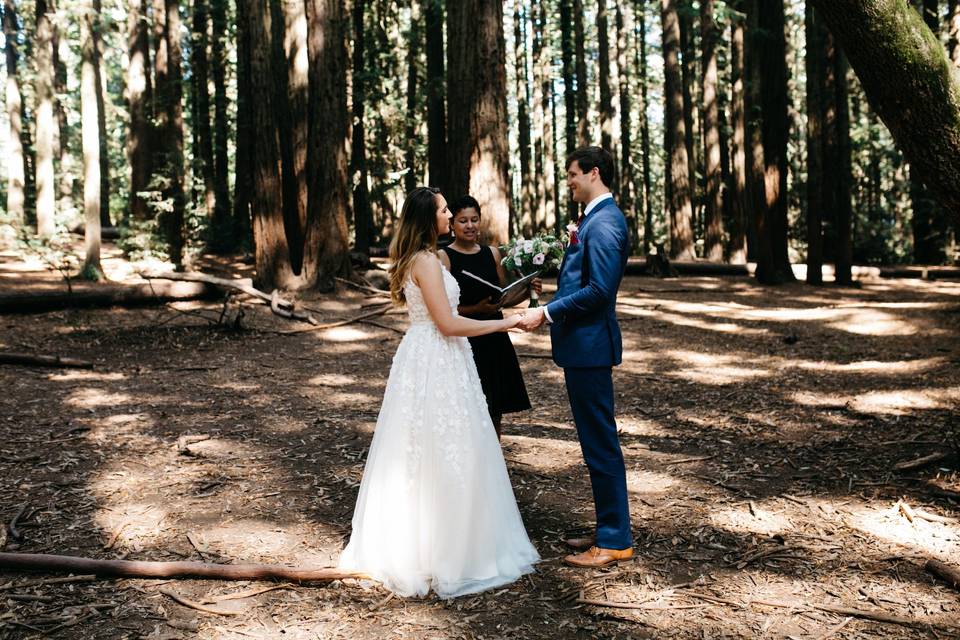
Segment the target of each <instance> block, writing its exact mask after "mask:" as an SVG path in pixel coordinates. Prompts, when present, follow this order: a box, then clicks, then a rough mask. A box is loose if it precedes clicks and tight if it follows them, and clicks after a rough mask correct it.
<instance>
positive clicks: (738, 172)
mask: <svg viewBox="0 0 960 640" xmlns="http://www.w3.org/2000/svg"><path fill="white" fill-rule="evenodd" d="M731 8H732V9H733V10H734V13H733V18H732V20H731V23H730V79H731V84H732V85H733V86H732V87H731V100H730V120H731V129H732V131H733V136H732V139H731V141H730V188H729V194H730V200H731V202H730V204H731V206H730V241H729V248H728V251H727V253H728V259H729V260H730V262H731V263H732V264H743V263H745V262H746V261H747V228H748V225H747V217H748V216H747V205H748V202H749V199H748V197H747V158H746V144H747V135H746V111H745V106H744V99H745V96H746V93H745V92H746V87H745V79H746V66H745V60H744V41H743V37H744V26H745V25H744V9H745V1H744V0H734V1H733V3H732V5H731Z"/></svg>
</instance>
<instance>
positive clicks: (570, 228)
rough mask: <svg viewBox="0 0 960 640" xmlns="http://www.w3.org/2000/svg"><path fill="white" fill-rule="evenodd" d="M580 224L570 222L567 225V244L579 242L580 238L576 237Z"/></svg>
mask: <svg viewBox="0 0 960 640" xmlns="http://www.w3.org/2000/svg"><path fill="white" fill-rule="evenodd" d="M579 229H580V225H578V224H577V223H576V222H571V223H570V224H568V225H567V237H568V241H567V244H580V238H579V237H577V231H579Z"/></svg>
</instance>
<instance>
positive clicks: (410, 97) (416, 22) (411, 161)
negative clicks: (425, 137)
mask: <svg viewBox="0 0 960 640" xmlns="http://www.w3.org/2000/svg"><path fill="white" fill-rule="evenodd" d="M419 58H420V11H419V5H418V4H417V3H416V2H412V4H411V7H410V32H409V33H408V36H407V114H406V121H405V122H404V133H405V134H406V138H407V140H408V141H411V142H412V141H413V140H415V139H416V136H417V85H418V84H419V80H418V78H417V65H418V59H419ZM404 159H405V160H406V165H407V166H406V169H407V172H406V173H405V174H404V176H403V182H404V186H405V188H406V191H407V192H410V191H412V190H413V188H414V187H416V186H417V184H418V183H419V182H420V181H419V180H418V179H417V178H418V177H419V176H418V172H417V153H416V145H414V144H410V143H408V144H407V148H406V151H405V152H404Z"/></svg>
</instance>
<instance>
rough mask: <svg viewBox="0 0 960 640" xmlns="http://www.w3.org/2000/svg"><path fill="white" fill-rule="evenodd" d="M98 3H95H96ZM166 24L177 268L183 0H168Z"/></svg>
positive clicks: (181, 204) (170, 237)
mask: <svg viewBox="0 0 960 640" xmlns="http://www.w3.org/2000/svg"><path fill="white" fill-rule="evenodd" d="M97 1H98V0H95V2H97ZM164 4H165V10H166V24H165V28H164V39H165V40H166V43H167V52H168V56H169V58H168V67H167V70H168V73H169V78H168V81H169V85H168V87H167V88H168V94H167V98H168V100H167V102H166V104H165V107H166V110H167V130H166V132H165V134H166V136H167V137H168V139H169V142H168V144H169V145H170V146H169V148H168V151H169V156H168V161H169V164H168V168H169V172H170V173H169V178H170V187H169V188H168V189H167V190H166V193H165V194H164V196H165V198H167V199H169V200H170V201H171V202H172V205H173V208H172V211H170V213H169V214H168V216H167V220H166V225H165V227H166V231H167V241H168V242H169V244H170V259H171V261H172V262H173V263H174V265H176V266H177V267H178V268H180V267H181V266H182V264H183V244H184V237H183V232H184V228H183V222H184V210H185V208H186V198H185V196H184V186H183V183H184V163H183V79H182V72H181V61H182V59H183V55H182V53H181V46H180V1H179V0H165V3H164Z"/></svg>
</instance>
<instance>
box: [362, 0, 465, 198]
mask: <svg viewBox="0 0 960 640" xmlns="http://www.w3.org/2000/svg"><path fill="white" fill-rule="evenodd" d="M425 5H426V6H425V7H424V14H425V16H426V29H425V32H426V38H425V47H426V53H427V172H428V173H429V174H430V184H432V185H433V186H435V187H437V188H439V189H440V190H441V191H444V192H447V191H449V188H448V187H447V117H446V113H445V106H444V98H445V96H446V91H445V90H444V82H445V76H444V62H443V3H442V2H441V1H440V0H426V1H425ZM354 10H356V9H354ZM356 68H357V66H356V63H354V69H356ZM358 215H359V214H358Z"/></svg>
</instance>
